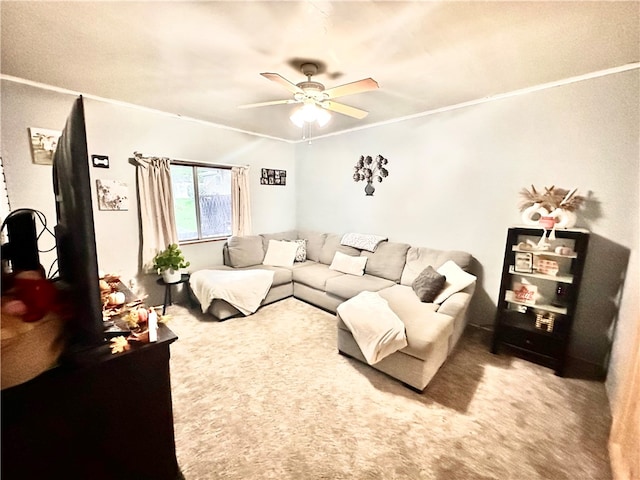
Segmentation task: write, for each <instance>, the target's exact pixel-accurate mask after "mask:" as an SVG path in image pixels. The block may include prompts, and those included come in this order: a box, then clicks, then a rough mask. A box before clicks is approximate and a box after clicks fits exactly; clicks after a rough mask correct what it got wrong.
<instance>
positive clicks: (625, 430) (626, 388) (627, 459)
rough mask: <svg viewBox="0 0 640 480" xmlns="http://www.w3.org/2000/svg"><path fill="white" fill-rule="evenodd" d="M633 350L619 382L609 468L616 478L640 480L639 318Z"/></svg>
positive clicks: (610, 439) (619, 479)
mask: <svg viewBox="0 0 640 480" xmlns="http://www.w3.org/2000/svg"><path fill="white" fill-rule="evenodd" d="M632 345H635V350H634V351H633V353H632V354H631V355H630V358H629V362H628V363H627V371H626V372H625V375H624V376H623V377H621V379H620V382H619V387H618V388H619V389H620V393H619V394H618V399H619V400H618V401H617V402H616V404H615V410H614V411H613V422H612V425H611V434H610V437H609V456H610V457H611V470H612V472H613V478H615V479H616V480H640V318H639V319H638V323H637V324H636V340H635V343H633V344H632Z"/></svg>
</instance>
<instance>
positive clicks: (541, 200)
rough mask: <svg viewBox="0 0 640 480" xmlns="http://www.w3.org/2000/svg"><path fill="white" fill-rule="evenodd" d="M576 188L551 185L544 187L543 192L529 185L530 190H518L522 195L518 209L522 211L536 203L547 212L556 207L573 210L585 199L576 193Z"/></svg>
mask: <svg viewBox="0 0 640 480" xmlns="http://www.w3.org/2000/svg"><path fill="white" fill-rule="evenodd" d="M577 190H578V189H577V188H574V189H571V190H565V189H564V188H556V186H555V185H552V186H551V187H544V192H540V191H538V190H536V187H534V186H533V185H531V190H527V189H526V188H524V189H522V190H521V191H520V195H521V196H522V197H523V200H522V202H521V203H520V211H521V212H523V211H524V210H526V209H527V208H529V207H531V206H533V205H535V204H538V205H539V206H541V207H543V208H544V209H546V210H547V211H548V212H553V211H554V210H556V209H557V208H561V209H563V210H567V211H569V212H575V211H576V210H577V209H579V208H580V207H581V206H582V205H583V204H584V202H585V200H586V199H585V197H583V196H581V195H576V192H577Z"/></svg>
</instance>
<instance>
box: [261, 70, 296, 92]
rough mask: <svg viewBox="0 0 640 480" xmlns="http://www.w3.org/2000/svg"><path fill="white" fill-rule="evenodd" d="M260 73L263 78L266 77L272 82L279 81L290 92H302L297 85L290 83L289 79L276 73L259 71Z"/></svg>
mask: <svg viewBox="0 0 640 480" xmlns="http://www.w3.org/2000/svg"><path fill="white" fill-rule="evenodd" d="M260 75H262V76H263V77H264V78H266V79H268V80H271V81H272V82H276V83H279V84H280V85H282V86H283V87H284V88H286V89H287V90H289V91H290V92H291V93H304V92H303V91H302V89H301V88H300V87H299V86H297V85H295V84H293V83H291V82H290V81H289V80H287V79H286V78H284V77H283V76H282V75H279V74H277V73H261V74H260Z"/></svg>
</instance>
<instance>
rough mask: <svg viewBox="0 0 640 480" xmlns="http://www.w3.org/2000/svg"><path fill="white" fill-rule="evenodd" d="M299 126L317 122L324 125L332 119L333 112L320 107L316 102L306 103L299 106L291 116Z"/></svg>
mask: <svg viewBox="0 0 640 480" xmlns="http://www.w3.org/2000/svg"><path fill="white" fill-rule="evenodd" d="M289 119H290V120H291V121H292V122H293V124H294V125H296V126H297V127H303V126H304V124H305V123H313V122H317V123H318V126H320V127H324V126H325V125H326V124H327V123H328V122H329V120H330V119H331V114H330V113H329V112H328V111H327V110H325V109H324V108H320V107H318V106H317V105H316V104H315V103H305V104H304V105H303V106H302V107H300V108H297V109H296V110H295V111H294V112H293V113H292V114H291V116H290V117H289Z"/></svg>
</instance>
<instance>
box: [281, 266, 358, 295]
mask: <svg viewBox="0 0 640 480" xmlns="http://www.w3.org/2000/svg"><path fill="white" fill-rule="evenodd" d="M301 265H302V266H301V267H298V268H296V267H295V266H294V268H293V281H294V282H296V283H301V284H302V285H307V286H308V287H312V288H315V289H318V290H322V291H324V290H325V286H326V283H327V279H329V278H334V277H340V276H344V275H345V274H344V273H340V272H336V271H335V270H329V266H328V265H325V264H323V263H312V262H309V265H306V264H301Z"/></svg>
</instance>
